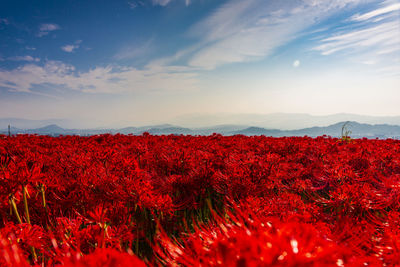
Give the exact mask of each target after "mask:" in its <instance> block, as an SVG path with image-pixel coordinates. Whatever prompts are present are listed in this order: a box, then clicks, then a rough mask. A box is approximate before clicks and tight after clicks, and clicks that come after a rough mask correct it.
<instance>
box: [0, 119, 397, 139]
mask: <svg viewBox="0 0 400 267" xmlns="http://www.w3.org/2000/svg"><path fill="white" fill-rule="evenodd" d="M188 118H189V117H186V118H179V119H177V120H181V124H179V125H184V126H187V125H188V124H190V123H189V121H187V122H186V123H185V120H187V119H188ZM206 119H207V116H198V117H197V118H194V117H193V118H192V120H193V122H192V125H198V124H199V123H200V122H201V121H202V120H205V121H204V125H206V126H204V127H184V126H177V125H178V124H160V125H150V126H140V127H125V128H118V127H116V128H108V127H104V128H92V129H72V128H63V127H61V126H59V125H63V124H70V123H71V122H70V121H67V120H57V119H55V120H36V121H34V120H24V119H0V134H8V129H7V127H8V124H10V125H12V127H11V133H12V134H24V133H26V134H43V135H53V136H58V135H95V134H104V133H111V134H116V133H121V134H134V135H140V134H142V133H144V132H149V133H150V134H154V135H168V134H184V135H187V134H190V135H210V134H213V133H219V134H223V135H235V134H243V135H266V136H274V137H281V136H304V135H307V136H321V135H329V136H333V137H340V136H341V134H342V127H343V125H344V124H345V123H346V121H350V123H349V124H348V125H347V130H348V131H350V132H351V133H350V136H351V137H353V138H361V137H367V138H400V116H399V117H372V116H362V115H353V114H337V115H330V116H312V115H308V114H282V113H277V114H269V115H244V114H242V115H239V116H234V115H221V116H220V117H213V119H214V120H211V118H210V120H209V121H206ZM222 119H224V122H243V123H241V124H240V123H237V124H234V123H232V124H226V123H225V124H219V125H207V122H208V124H211V123H212V122H215V123H217V122H219V120H222ZM246 119H247V121H248V123H244V122H245V120H246ZM343 119H345V120H343ZM365 122H368V123H365ZM24 125H26V126H24ZM35 126H37V127H35ZM310 126H311V127H310ZM296 127H297V128H296Z"/></svg>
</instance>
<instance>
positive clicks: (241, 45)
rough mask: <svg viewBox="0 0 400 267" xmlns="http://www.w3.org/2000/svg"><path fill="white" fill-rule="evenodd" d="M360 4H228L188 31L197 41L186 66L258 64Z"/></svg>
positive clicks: (341, 0)
mask: <svg viewBox="0 0 400 267" xmlns="http://www.w3.org/2000/svg"><path fill="white" fill-rule="evenodd" d="M359 1H360V0H327V1H315V0H302V1H295V0H290V1H279V0H271V1H264V0H247V1H241V0H231V1H228V2H227V3H225V4H223V5H221V6H220V7H219V8H218V9H217V10H216V11H215V12H214V13H212V14H211V15H210V16H208V17H206V18H205V19H204V20H202V21H200V22H199V23H198V24H196V25H195V26H194V27H192V28H191V30H190V32H189V35H190V36H192V37H194V38H198V39H199V43H198V44H197V45H195V46H194V47H195V48H194V49H192V51H191V49H187V50H186V51H188V52H187V54H185V53H184V54H185V55H186V56H187V55H188V54H191V56H190V59H189V62H188V64H189V65H190V66H193V67H200V68H204V69H214V68H216V67H217V66H220V65H223V64H228V63H236V62H247V61H254V60H259V59H262V58H265V57H267V56H268V55H271V54H272V53H273V52H274V51H275V49H277V48H278V47H280V46H282V45H284V44H286V43H288V42H290V41H291V40H294V39H295V38H296V37H298V36H299V34H300V32H301V31H303V30H304V29H306V28H307V27H309V26H311V25H313V24H316V23H318V22H319V21H321V20H323V19H324V18H326V17H328V16H329V15H332V14H333V13H334V12H336V11H338V10H340V9H342V8H345V7H346V6H351V5H355V4H357V3H358V2H359Z"/></svg>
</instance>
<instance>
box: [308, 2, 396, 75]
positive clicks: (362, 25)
mask: <svg viewBox="0 0 400 267" xmlns="http://www.w3.org/2000/svg"><path fill="white" fill-rule="evenodd" d="M398 10H400V4H390V5H387V6H383V7H382V6H380V7H378V8H376V9H375V10H372V11H369V12H367V13H364V14H356V15H353V16H351V17H350V20H348V21H350V23H348V24H347V25H346V26H345V27H343V28H341V29H340V30H338V31H334V32H329V33H327V34H329V35H330V36H328V37H326V38H323V39H322V40H320V42H319V44H318V45H317V46H315V47H314V48H313V49H314V50H316V51H319V52H320V53H321V54H322V55H325V56H328V55H332V54H335V53H339V52H343V53H347V55H348V57H353V58H357V59H358V61H359V62H360V63H363V64H367V65H378V64H379V63H380V64H384V65H386V66H387V67H388V65H392V64H398V62H396V60H395V58H398V56H399V52H400V20H399V17H398V16H395V15H393V16H388V15H390V14H392V13H395V12H396V11H398ZM382 15H384V16H385V18H384V19H379V20H378V19H376V17H377V16H382ZM372 62H373V63H372ZM389 67H390V66H389ZM391 69H393V68H391ZM394 69H396V68H394ZM397 69H398V68H397ZM399 74H400V73H399Z"/></svg>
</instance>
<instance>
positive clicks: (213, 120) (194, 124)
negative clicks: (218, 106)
mask: <svg viewBox="0 0 400 267" xmlns="http://www.w3.org/2000/svg"><path fill="white" fill-rule="evenodd" d="M100 121H102V120H101V118H97V119H93V120H88V119H82V118H74V119H73V120H72V119H57V118H55V119H46V120H28V119H21V118H0V129H5V128H7V126H8V125H9V124H10V125H11V126H12V127H16V128H19V129H36V128H42V127H46V126H48V125H52V124H56V125H58V126H60V127H62V128H65V129H76V128H78V129H82V128H84V129H88V128H90V129H93V128H95V127H97V128H96V129H100V128H98V127H99V126H101V128H107V129H120V128H122V127H125V126H127V125H128V126H129V125H132V124H133V125H137V123H134V122H130V121H119V120H118V118H116V120H115V121H114V122H113V123H112V124H106V123H105V122H100ZM343 121H356V122H358V123H365V124H372V125H374V124H389V125H400V116H366V115H358V114H349V113H338V114H332V115H310V114H303V113H271V114H229V113H212V114H197V115H196V114H188V115H184V116H179V117H176V118H171V119H169V120H163V122H166V123H169V124H168V125H166V126H165V127H161V128H168V127H175V126H173V125H179V126H181V127H184V128H189V129H195V128H196V129H198V128H199V127H202V128H205V127H207V128H208V129H212V128H213V127H216V129H217V130H218V131H220V130H223V131H224V132H225V131H235V130H243V129H245V128H247V127H250V126H253V127H259V128H265V129H280V130H297V129H304V128H311V127H315V126H319V127H325V126H329V125H332V124H336V123H340V122H343ZM101 123H105V124H101ZM157 123H158V122H157V121H154V122H152V123H151V124H157ZM214 125H218V126H214ZM220 125H223V126H220ZM238 125H239V126H240V127H241V128H240V129H238ZM145 127H147V126H145ZM221 127H222V129H221ZM137 128H140V127H137ZM154 128H160V127H157V126H156V127H154ZM124 130H127V131H129V130H132V131H135V130H137V129H129V128H125V129H124ZM139 130H140V129H139ZM253 130H254V129H253Z"/></svg>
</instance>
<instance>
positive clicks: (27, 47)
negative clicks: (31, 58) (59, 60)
mask: <svg viewBox="0 0 400 267" xmlns="http://www.w3.org/2000/svg"><path fill="white" fill-rule="evenodd" d="M25 49H26V50H36V47H33V46H25Z"/></svg>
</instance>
